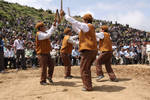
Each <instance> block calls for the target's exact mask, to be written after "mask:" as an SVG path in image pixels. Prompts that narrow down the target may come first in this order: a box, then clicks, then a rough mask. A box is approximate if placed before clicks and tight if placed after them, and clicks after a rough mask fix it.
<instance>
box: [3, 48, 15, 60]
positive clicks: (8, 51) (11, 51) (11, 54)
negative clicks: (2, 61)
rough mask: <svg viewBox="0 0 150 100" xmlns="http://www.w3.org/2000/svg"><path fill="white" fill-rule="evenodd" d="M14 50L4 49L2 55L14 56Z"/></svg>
mask: <svg viewBox="0 0 150 100" xmlns="http://www.w3.org/2000/svg"><path fill="white" fill-rule="evenodd" d="M14 56H15V55H14V51H13V50H12V49H11V50H9V49H5V51H4V57H6V58H9V57H14Z"/></svg>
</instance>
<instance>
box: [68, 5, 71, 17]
mask: <svg viewBox="0 0 150 100" xmlns="http://www.w3.org/2000/svg"><path fill="white" fill-rule="evenodd" d="M68 15H69V16H71V15H70V9H69V7H68Z"/></svg>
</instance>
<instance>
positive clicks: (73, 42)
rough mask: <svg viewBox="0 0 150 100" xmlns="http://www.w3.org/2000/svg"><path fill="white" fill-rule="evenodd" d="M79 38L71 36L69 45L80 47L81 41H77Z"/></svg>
mask: <svg viewBox="0 0 150 100" xmlns="http://www.w3.org/2000/svg"><path fill="white" fill-rule="evenodd" d="M77 38H78V36H77V35H75V36H70V37H69V39H68V43H71V44H73V45H78V44H79V41H77V40H75V39H77Z"/></svg>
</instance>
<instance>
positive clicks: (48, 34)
mask: <svg viewBox="0 0 150 100" xmlns="http://www.w3.org/2000/svg"><path fill="white" fill-rule="evenodd" d="M55 29H56V26H54V25H52V27H51V28H50V29H49V30H48V31H47V33H44V32H39V34H38V39H39V40H45V39H48V38H49V37H50V36H51V35H52V34H53V33H54V30H55Z"/></svg>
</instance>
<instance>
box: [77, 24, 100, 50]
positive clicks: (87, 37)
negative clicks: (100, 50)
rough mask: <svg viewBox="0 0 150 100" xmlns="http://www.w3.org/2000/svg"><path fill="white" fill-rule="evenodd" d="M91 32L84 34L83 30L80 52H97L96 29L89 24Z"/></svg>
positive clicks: (80, 38) (80, 39) (80, 35)
mask: <svg viewBox="0 0 150 100" xmlns="http://www.w3.org/2000/svg"><path fill="white" fill-rule="evenodd" d="M88 27H89V31H88V32H86V33H84V32H83V31H82V30H81V32H80V34H79V51H82V50H97V41H96V35H95V28H94V26H93V25H92V24H88Z"/></svg>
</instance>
